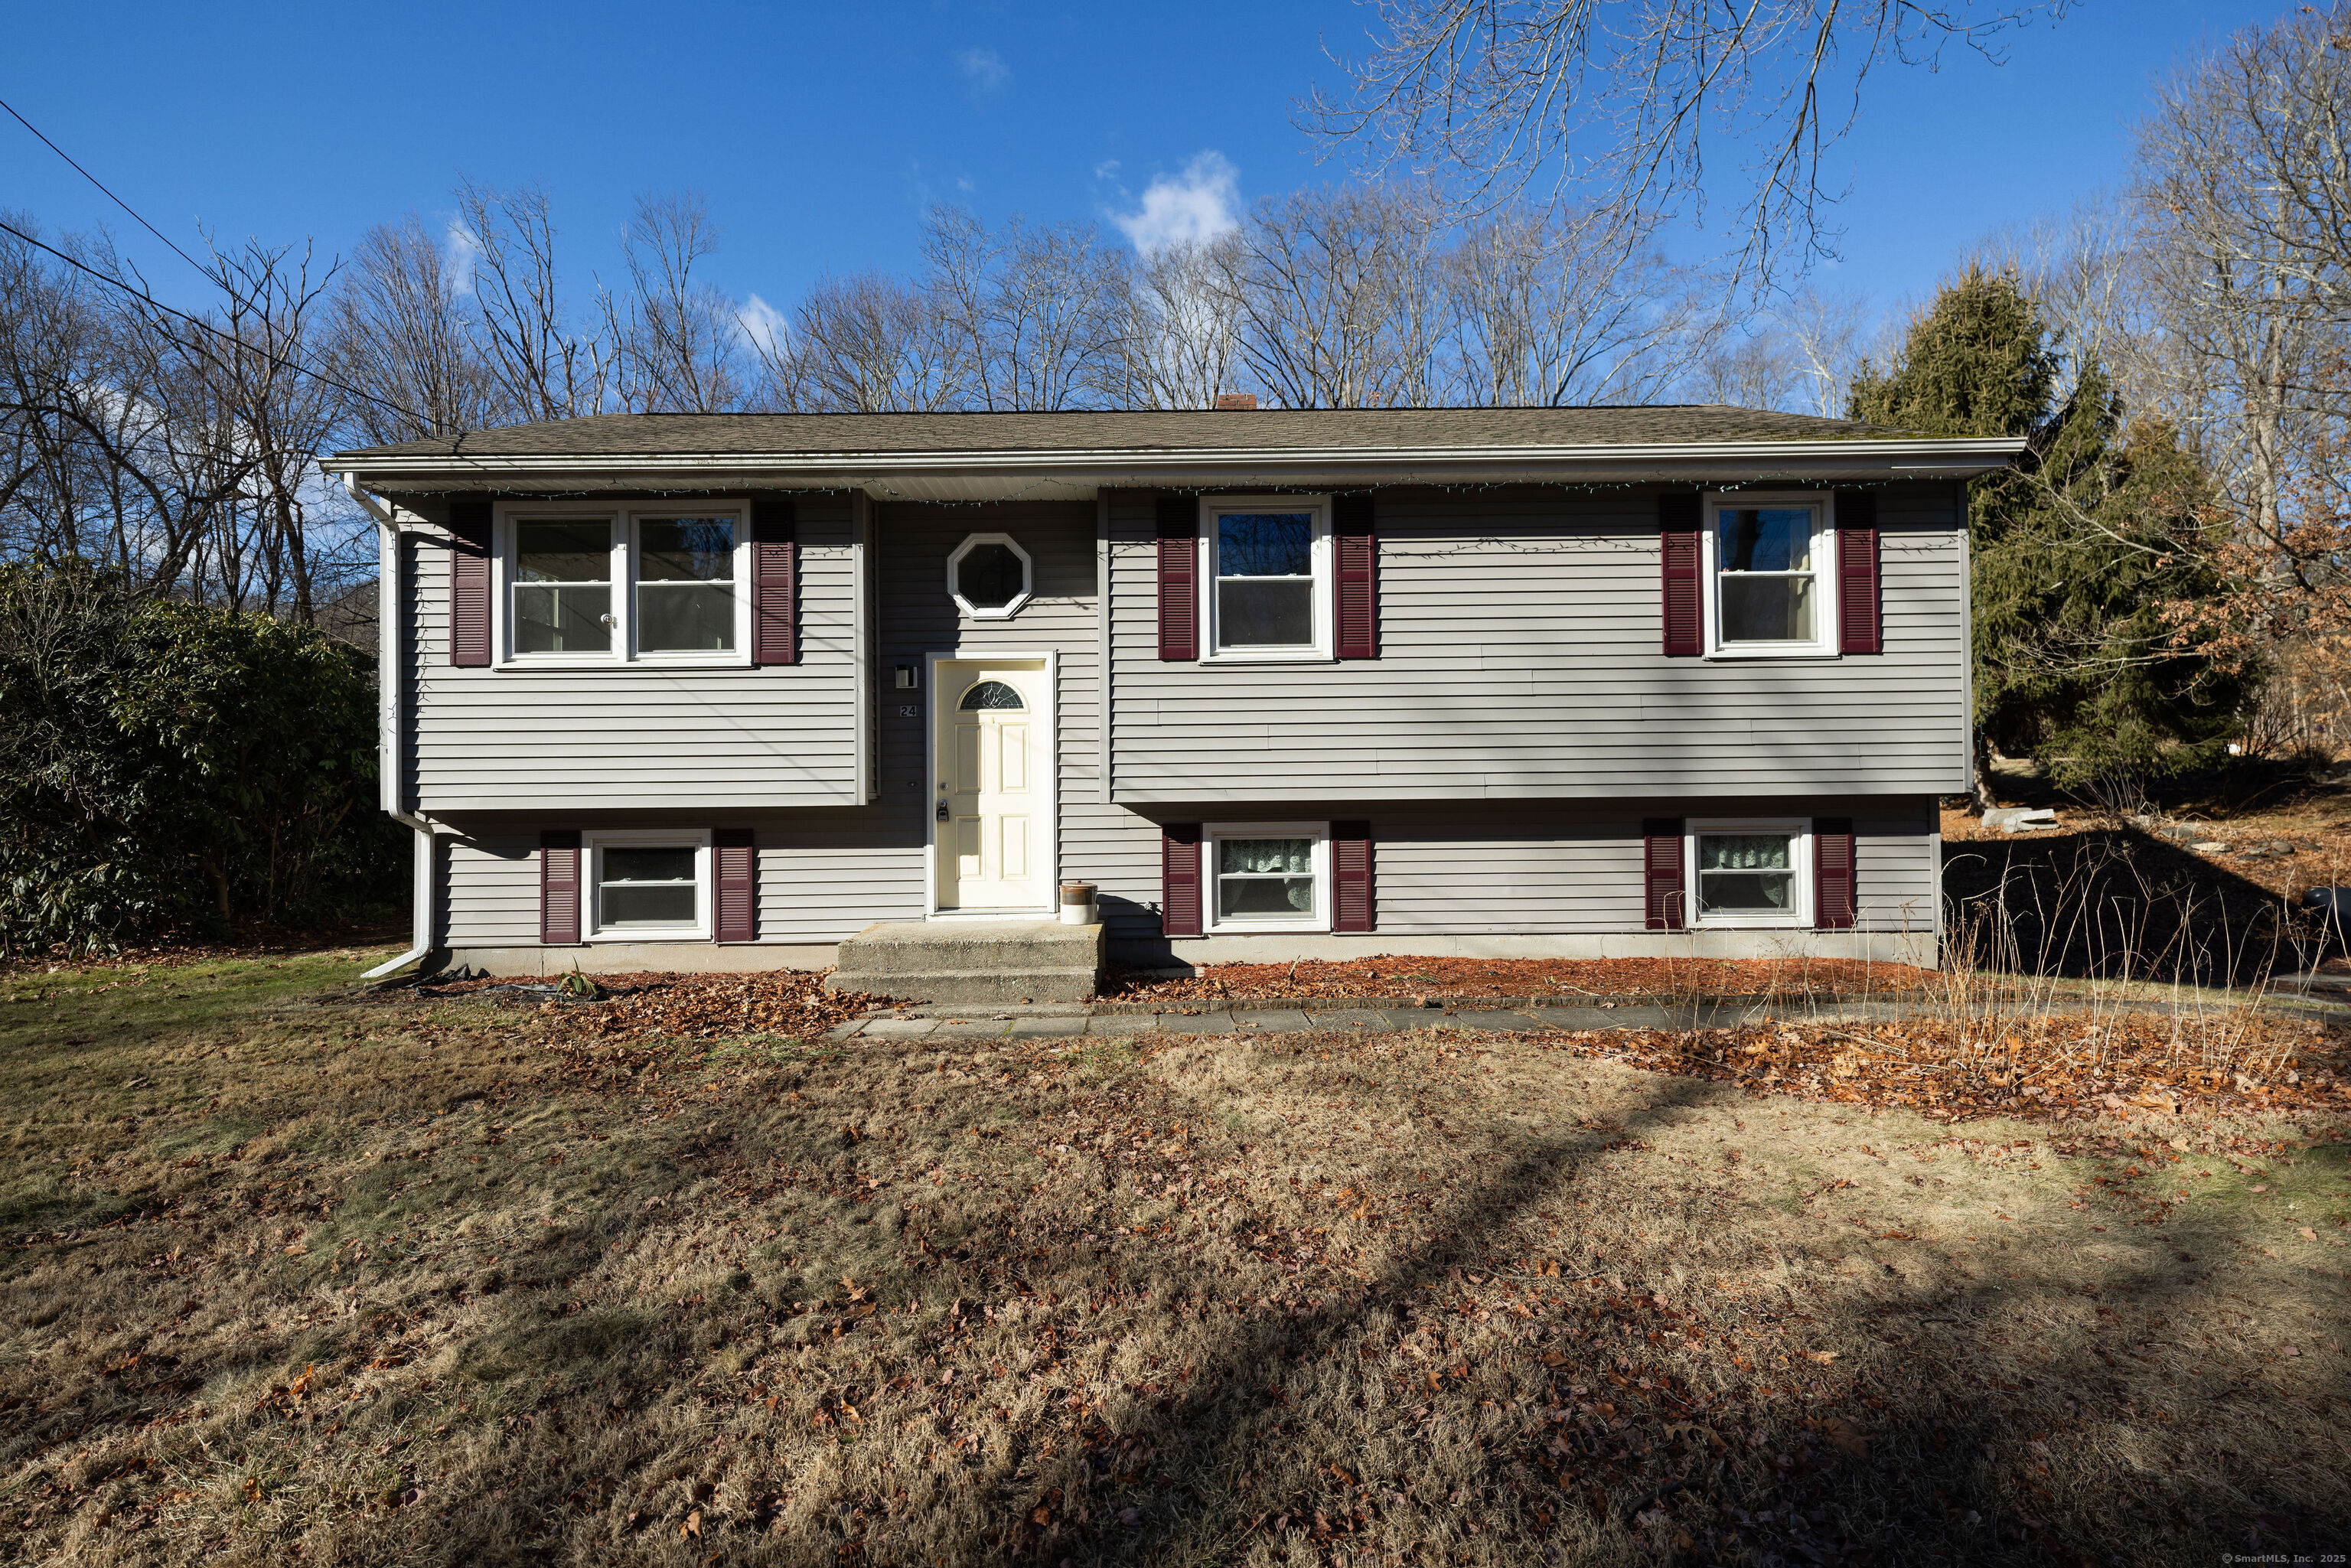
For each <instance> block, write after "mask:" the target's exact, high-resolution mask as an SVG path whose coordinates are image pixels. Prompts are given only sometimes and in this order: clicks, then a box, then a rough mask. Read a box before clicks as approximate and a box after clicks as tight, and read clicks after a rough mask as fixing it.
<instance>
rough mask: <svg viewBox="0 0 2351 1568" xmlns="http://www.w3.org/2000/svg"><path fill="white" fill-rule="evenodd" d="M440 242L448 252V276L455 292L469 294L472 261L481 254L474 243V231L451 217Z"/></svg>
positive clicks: (480, 250)
mask: <svg viewBox="0 0 2351 1568" xmlns="http://www.w3.org/2000/svg"><path fill="white" fill-rule="evenodd" d="M441 244H442V247H443V248H444V249H445V250H446V251H447V252H448V253H449V273H450V278H451V281H452V282H453V283H454V284H455V287H456V290H457V292H458V293H460V294H471V293H472V292H473V291H474V263H475V261H477V260H479V259H480V258H481V255H482V247H481V246H479V245H478V244H476V243H475V240H474V231H473V230H471V229H469V228H467V227H466V226H465V225H464V224H462V223H460V222H458V221H457V220H456V219H455V218H451V219H450V220H449V228H448V231H447V232H446V233H445V234H444V235H442V236H441Z"/></svg>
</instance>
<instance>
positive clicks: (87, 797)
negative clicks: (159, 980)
mask: <svg viewBox="0 0 2351 1568" xmlns="http://www.w3.org/2000/svg"><path fill="white" fill-rule="evenodd" d="M375 769H376V756H375V695H374V683H373V679H372V671H371V664H370V662H369V661H368V660H367V659H366V658H365V657H363V656H362V655H360V654H359V653H356V652H354V651H353V650H351V649H350V648H348V647H345V646H343V645H341V644H339V643H333V642H331V641H329V639H327V638H326V637H324V636H321V635H320V634H319V633H318V632H315V631H312V630H309V629H308V628H306V627H301V626H295V625H291V624H288V623H287V622H282V621H277V620H274V619H272V618H270V617H268V616H266V615H255V614H239V613H235V612H227V611H221V610H212V609H206V608H204V607H202V606H199V605H191V604H183V603H175V602H171V601H154V600H148V599H143V598H141V596H139V595H138V594H136V593H134V592H133V591H131V588H130V586H129V585H128V584H127V583H126V582H125V581H124V580H122V579H120V577H118V576H115V575H112V574H110V573H106V572H102V571H96V570H88V569H85V568H69V569H66V570H55V571H51V570H38V569H35V568H32V567H24V566H16V567H6V568H0V950H5V951H7V952H11V953H23V952H26V951H32V950H39V949H42V948H46V947H49V946H55V945H62V946H66V947H68V948H69V949H90V948H106V947H110V946H116V945H118V944H120V943H122V942H125V941H130V940H136V939H141V938H151V937H154V936H161V935H162V934H164V933H166V932H171V931H177V930H195V931H209V932H214V933H221V932H225V931H226V930H227V929H229V928H231V927H233V926H235V925H238V924H240V923H242V922H246V921H253V920H261V921H273V922H275V921H293V920H303V919H312V918H317V917H319V916H320V915H330V914H334V913H338V912H347V911H350V910H351V909H353V908H354V907H356V906H358V905H360V904H366V903H369V902H371V901H375V900H381V899H383V898H385V897H387V896H388V895H392V894H396V891H397V886H398V874H399V866H400V863H401V857H400V850H401V846H402V835H401V834H400V831H399V830H398V829H397V828H396V827H395V826H394V825H393V824H392V823H391V822H390V821H389V820H388V819H386V818H384V817H383V816H382V814H381V813H380V812H378V811H377V810H375V809H374V779H375Z"/></svg>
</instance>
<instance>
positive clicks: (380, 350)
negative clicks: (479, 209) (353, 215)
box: [332, 213, 507, 443]
mask: <svg viewBox="0 0 2351 1568" xmlns="http://www.w3.org/2000/svg"><path fill="white" fill-rule="evenodd" d="M465 282H466V280H465V278H464V277H462V276H461V274H460V273H459V272H458V270H457V268H456V267H454V266H452V265H451V262H450V258H449V256H448V252H447V250H446V248H445V247H444V246H443V245H442V244H440V243H439V242H438V241H437V240H436V239H435V238H434V236H433V235H430V234H428V233H427V232H426V231H425V228H424V225H423V221H422V220H421V219H419V218H418V217H417V216H416V214H413V213H411V214H409V215H408V216H407V217H406V218H405V219H403V220H402V221H401V222H400V223H399V224H397V225H392V224H379V225H376V226H375V227H374V228H371V229H370V230H368V231H367V233H365V234H364V235H360V243H359V245H358V246H357V248H356V249H355V250H354V251H353V253H352V256H351V259H350V265H349V266H348V267H346V268H345V269H344V272H343V282H342V288H341V290H340V292H339V293H338V294H337V295H336V297H335V306H334V325H333V353H332V360H333V364H334V366H335V370H336V374H337V376H338V378H339V379H340V380H342V381H345V382H350V383H352V384H353V385H355V386H360V387H364V388H366V389H367V390H368V391H369V392H372V393H374V394H375V396H376V397H377V398H379V399H381V402H377V401H370V400H355V402H354V406H353V407H352V409H351V411H350V413H351V419H352V421H353V423H354V427H355V429H356V430H357V432H358V434H360V436H362V437H363V438H364V439H366V440H368V441H371V442H376V443H388V442H397V441H414V440H417V439H419V438H421V437H423V436H428V435H451V434H456V433H457V432H459V431H465V430H481V429H484V428H486V427H487V426H490V425H494V424H499V423H504V422H505V419H506V416H507V409H506V403H505V400H504V399H503V398H502V397H501V396H500V395H499V392H498V387H497V383H496V379H495V378H494V377H493V376H492V374H491V372H490V369H489V367H488V366H487V365H486V364H485V363H484V362H483V361H482V360H481V358H480V356H479V355H478V354H476V353H475V345H474V336H473V334H472V333H471V332H469V331H468V329H467V326H468V323H467V320H466V316H467V310H466V295H465V288H464V287H461V284H465Z"/></svg>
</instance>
